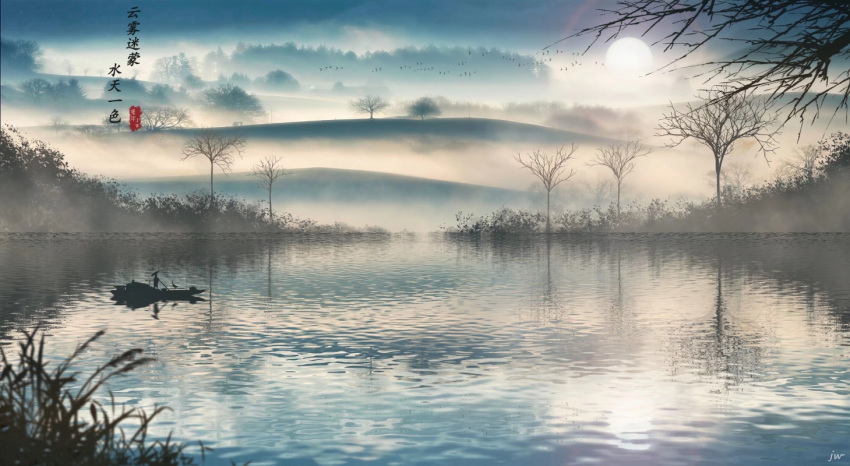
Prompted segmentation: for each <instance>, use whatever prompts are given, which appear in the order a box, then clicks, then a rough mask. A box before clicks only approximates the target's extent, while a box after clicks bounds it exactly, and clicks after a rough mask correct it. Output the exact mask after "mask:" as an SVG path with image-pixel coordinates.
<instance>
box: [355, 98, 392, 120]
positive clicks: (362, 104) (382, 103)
mask: <svg viewBox="0 0 850 466" xmlns="http://www.w3.org/2000/svg"><path fill="white" fill-rule="evenodd" d="M350 105H351V108H352V109H354V111H356V112H358V113H368V114H369V119H370V120H372V119H374V115H375V112H380V111H381V110H383V109H385V108H387V107H389V106H390V103H389V102H387V101H386V100H384V99H383V98H381V97H378V96H371V95H367V96H366V97H361V98H359V99H357V100H352V101H351V102H350Z"/></svg>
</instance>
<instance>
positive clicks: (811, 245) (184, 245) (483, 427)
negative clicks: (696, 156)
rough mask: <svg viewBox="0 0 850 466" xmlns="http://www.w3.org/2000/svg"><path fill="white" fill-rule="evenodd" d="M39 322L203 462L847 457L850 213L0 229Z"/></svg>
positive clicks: (55, 344) (24, 313)
mask: <svg viewBox="0 0 850 466" xmlns="http://www.w3.org/2000/svg"><path fill="white" fill-rule="evenodd" d="M155 270H159V271H160V277H161V278H163V279H164V282H165V283H166V284H168V285H170V284H171V281H172V280H173V281H174V282H175V283H176V284H177V285H181V286H183V285H187V284H188V285H196V286H198V288H203V289H206V290H209V291H208V292H206V293H204V294H203V295H202V296H203V297H204V298H205V301H201V302H196V303H189V302H177V303H159V304H158V305H156V308H154V306H153V305H151V306H147V307H142V308H138V309H132V308H129V307H127V306H124V305H119V304H116V303H115V302H114V301H111V300H110V293H109V290H110V289H112V287H113V285H115V284H123V283H126V282H128V281H130V280H131V279H136V280H137V281H145V280H147V279H148V278H149V276H150V274H151V272H153V271H155ZM37 323H41V325H42V326H43V328H46V329H47V332H48V334H49V339H48V344H47V351H49V352H50V354H52V355H54V356H56V357H60V356H61V357H64V356H66V355H68V354H70V353H71V351H73V349H74V347H75V345H77V344H78V343H80V342H82V341H84V340H85V339H86V338H88V337H89V336H91V335H92V334H93V333H94V332H95V331H97V330H99V329H106V332H107V333H106V335H105V336H104V337H103V338H102V339H101V340H99V341H98V343H97V344H96V345H95V346H94V347H93V348H92V349H91V350H89V351H87V352H86V353H85V354H84V355H83V358H82V359H81V361H80V364H79V365H78V366H76V367H77V369H79V370H83V371H85V370H87V369H90V368H91V367H94V365H95V364H98V363H102V362H104V361H106V360H107V359H108V358H109V357H111V356H112V355H114V354H116V353H118V352H121V351H124V350H126V349H129V348H131V347H141V348H144V349H145V352H146V354H149V355H152V356H154V357H156V358H157V361H156V362H155V363H153V364H150V365H148V366H146V367H144V368H142V369H140V370H137V371H135V372H133V373H131V374H129V375H127V376H126V377H123V378H120V379H117V380H114V381H113V382H112V383H111V384H110V388H111V389H112V390H113V391H114V392H115V396H116V399H117V401H119V402H126V403H128V404H130V405H133V406H139V407H147V408H150V407H153V406H154V405H155V404H156V405H167V406H169V407H170V408H172V409H173V411H171V412H166V413H164V414H162V415H161V416H160V417H159V418H157V419H158V422H155V423H154V424H155V428H154V432H153V433H154V434H156V435H160V436H164V435H167V433H168V432H169V431H171V430H173V431H174V435H175V437H176V438H177V439H178V440H182V441H186V442H194V441H196V440H198V439H201V440H203V441H204V443H205V444H206V445H209V446H212V447H214V448H215V452H214V453H213V455H212V457H209V456H208V458H207V464H219V463H221V462H227V464H229V462H230V460H231V459H233V460H235V461H237V462H243V461H247V460H253V461H254V463H253V464H298V465H312V464H319V465H336V464H357V465H364V464H369V465H371V464H398V465H418V464H441V465H442V464H459V465H461V464H463V465H466V464H471V465H491V464H518V465H562V464H585V463H586V464H624V465H626V464H628V465H633V464H646V465H661V464H759V463H766V464H820V463H825V464H826V463H829V464H841V463H842V462H844V463H850V370H849V369H848V366H850V234H818V235H806V234H800V235H763V234H740V235H728V234H716V235H712V234H705V235H673V234H668V235H607V236H571V237H553V238H548V239H547V238H546V237H545V236H542V235H541V236H538V237H530V238H518V239H511V240H507V239H498V238H491V239H481V240H470V239H452V238H447V237H443V236H438V235H430V236H429V235H394V236H331V235H325V236H323V235H317V236H296V237H291V236H290V237H287V236H263V235H240V234H235V235H206V236H205V235H166V234H163V235H131V234H110V235H104V234H77V235H75V234H3V235H0V344H2V346H3V347H4V348H5V350H6V351H7V353H8V352H9V351H12V350H13V348H12V342H13V341H15V340H17V339H20V337H21V334H20V332H19V330H21V329H31V328H33V327H34V326H35V325H36V324H37ZM189 451H190V452H197V451H198V450H197V448H196V447H194V446H192V447H190V449H189ZM833 453H835V454H842V453H843V454H846V456H844V457H843V458H842V459H833V461H832V462H829V459H830V458H831V455H833Z"/></svg>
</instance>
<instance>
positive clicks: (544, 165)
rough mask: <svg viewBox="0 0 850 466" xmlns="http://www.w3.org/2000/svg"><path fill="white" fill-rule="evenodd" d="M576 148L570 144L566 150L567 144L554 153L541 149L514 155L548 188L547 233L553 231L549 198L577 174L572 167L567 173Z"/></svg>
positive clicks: (515, 158) (544, 187)
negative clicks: (553, 191) (557, 188)
mask: <svg viewBox="0 0 850 466" xmlns="http://www.w3.org/2000/svg"><path fill="white" fill-rule="evenodd" d="M576 150H578V146H577V145H575V144H570V149H569V151H567V150H565V146H561V147H560V148H558V149H557V150H556V151H555V154H554V155H552V154H547V153H545V152H543V151H541V150H535V151H534V152H532V153H530V154H527V156H526V157H523V156H522V154H517V155H515V156H514V160H516V161H517V162H519V164H520V165H522V166H523V167H525V168H527V169H529V170H531V173H532V174H534V176H536V177H537V178H538V179H539V180H540V182H541V183H542V184H543V189H545V190H546V232H547V233H549V232H550V231H551V226H550V221H549V199H550V198H551V196H552V190H553V189H555V187H556V186H558V185H559V184H561V183H563V182H564V181H567V180H569V179H570V178H572V176H573V175H575V174H576V172H575V170H572V169H571V170H570V172H569V174H567V173H565V172H566V169H567V167H566V164H567V162H569V161H570V159H571V158H572V157H573V154H574V153H575V151H576Z"/></svg>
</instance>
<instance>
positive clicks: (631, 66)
mask: <svg viewBox="0 0 850 466" xmlns="http://www.w3.org/2000/svg"><path fill="white" fill-rule="evenodd" d="M605 65H606V66H607V67H608V68H609V69H611V70H613V71H616V72H619V73H622V74H629V75H639V74H644V73H648V72H650V71H652V51H650V50H649V46H648V45H646V43H644V42H643V41H642V40H640V39H635V38H632V37H626V38H623V39H617V40H616V41H614V43H613V44H611V46H610V47H608V52H606V53H605Z"/></svg>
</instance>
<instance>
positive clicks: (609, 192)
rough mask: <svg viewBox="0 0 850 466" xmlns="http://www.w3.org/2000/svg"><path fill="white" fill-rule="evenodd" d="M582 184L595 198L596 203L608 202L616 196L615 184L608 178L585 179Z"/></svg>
mask: <svg viewBox="0 0 850 466" xmlns="http://www.w3.org/2000/svg"><path fill="white" fill-rule="evenodd" d="M581 185H582V188H584V191H585V192H586V193H587V194H589V195H590V197H592V198H593V203H594V205H603V204H607V203H608V202H609V201H610V200H611V198H612V197H614V184H613V183H611V182H610V181H608V180H596V181H590V180H584V181H582V182H581Z"/></svg>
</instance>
